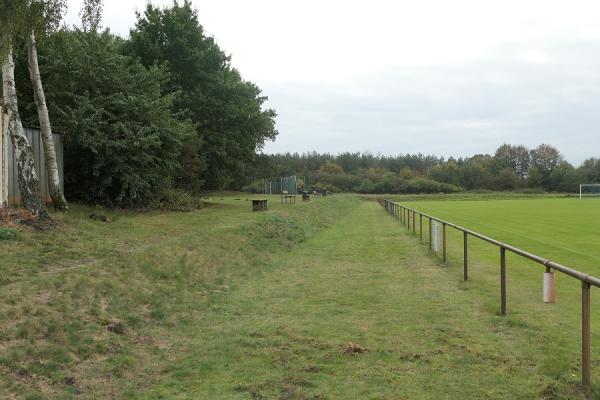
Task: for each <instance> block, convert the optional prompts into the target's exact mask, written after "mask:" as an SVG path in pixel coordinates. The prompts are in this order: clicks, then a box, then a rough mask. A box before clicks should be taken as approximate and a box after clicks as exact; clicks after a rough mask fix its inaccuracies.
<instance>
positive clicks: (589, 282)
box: [378, 198, 600, 386]
mask: <svg viewBox="0 0 600 400" xmlns="http://www.w3.org/2000/svg"><path fill="white" fill-rule="evenodd" d="M378 201H379V203H380V204H381V205H382V206H383V207H384V208H386V210H387V211H388V213H390V214H391V215H393V216H394V217H395V218H397V219H399V220H400V222H401V223H402V224H403V225H405V226H407V227H408V230H409V232H410V231H412V233H416V232H415V216H416V215H418V216H419V221H420V223H419V225H420V230H419V237H420V239H421V240H423V224H422V220H423V218H428V219H429V249H431V248H432V244H431V241H432V239H431V222H432V221H436V222H438V223H440V224H442V227H443V229H442V241H443V244H442V259H443V261H444V262H446V260H447V254H446V227H447V226H449V227H451V228H454V229H456V230H458V231H460V232H463V246H464V250H463V251H464V255H463V258H464V280H467V279H468V263H467V254H468V248H467V243H468V242H467V240H468V236H469V235H470V236H473V237H475V238H478V239H481V240H483V241H485V242H488V243H490V244H492V245H495V246H498V247H499V248H500V291H501V300H500V304H501V314H502V315H506V251H509V252H511V253H514V254H517V255H519V256H521V257H524V258H526V259H528V260H531V261H534V262H536V263H538V264H541V265H543V266H544V267H546V271H548V272H550V271H551V270H556V271H559V272H561V273H563V274H565V275H568V276H571V277H573V278H575V279H578V280H580V281H581V290H582V297H581V298H582V383H583V385H584V386H589V384H590V364H591V360H590V349H591V346H590V287H591V286H596V287H600V279H599V278H596V277H595V276H592V275H589V274H586V273H584V272H581V271H577V270H576V269H573V268H570V267H567V266H566V265H562V264H560V263H557V262H555V261H552V260H548V259H546V258H543V257H540V256H538V255H536V254H533V253H530V252H528V251H525V250H522V249H520V248H518V247H515V246H511V245H510V244H507V243H504V242H501V241H499V240H496V239H494V238H491V237H489V236H486V235H483V234H481V233H479V232H475V231H473V230H471V229H468V228H465V227H462V226H460V225H457V224H454V223H452V222H449V221H445V220H443V219H440V218H437V217H434V216H432V215H429V214H426V213H423V212H420V211H418V210H415V209H413V208H410V207H406V206H403V205H401V204H398V203H396V202H393V201H390V200H387V199H381V198H380V199H378ZM411 218H412V227H411V225H410V224H411ZM411 228H412V229H411Z"/></svg>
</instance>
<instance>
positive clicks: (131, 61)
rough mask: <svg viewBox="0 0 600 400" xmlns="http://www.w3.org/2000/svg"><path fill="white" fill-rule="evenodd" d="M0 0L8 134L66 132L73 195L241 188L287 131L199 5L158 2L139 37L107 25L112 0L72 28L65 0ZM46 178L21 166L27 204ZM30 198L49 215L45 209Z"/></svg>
mask: <svg viewBox="0 0 600 400" xmlns="http://www.w3.org/2000/svg"><path fill="white" fill-rule="evenodd" d="M0 5H1V6H2V10H3V11H2V13H1V15H0V58H1V59H2V60H4V61H3V62H2V64H3V66H5V67H6V68H5V69H3V87H4V88H5V94H4V96H3V97H4V102H5V104H6V108H7V110H8V111H9V114H10V116H11V118H9V121H13V122H14V123H13V122H11V123H10V124H9V125H10V127H11V128H10V129H9V132H12V131H13V129H12V127H15V129H14V130H19V129H20V130H22V126H21V128H19V129H17V125H19V124H20V125H26V126H31V127H38V126H39V127H41V128H42V131H44V130H45V129H44V128H46V130H47V131H48V132H50V136H49V137H51V131H52V130H53V131H56V132H59V133H62V135H63V142H64V167H65V168H64V175H65V176H64V179H65V182H64V187H65V193H64V195H66V197H67V198H69V199H70V200H76V201H83V202H87V203H93V204H101V205H106V206H116V207H148V206H153V205H157V204H162V203H163V202H169V201H175V202H177V201H183V202H185V201H187V199H189V196H188V195H187V194H188V193H197V192H200V191H201V190H208V189H223V188H235V187H239V186H241V185H242V184H243V178H244V176H246V174H247V172H246V168H247V167H248V165H250V164H251V163H253V162H254V159H255V157H256V154H257V151H259V150H260V149H261V148H262V147H263V145H264V143H265V141H267V140H273V139H274V138H275V137H276V135H277V130H276V128H275V117H276V113H275V112H274V111H273V110H271V109H267V108H265V107H264V104H265V101H266V100H267V97H266V96H264V95H263V94H262V92H261V90H260V88H259V87H258V86H256V85H255V84H253V83H252V82H249V81H247V80H245V79H243V77H242V76H241V74H240V72H239V71H238V70H236V69H235V68H234V67H233V66H232V64H231V58H230V56H229V55H227V53H225V52H224V51H223V50H222V49H221V48H220V47H219V46H218V44H217V43H216V41H215V39H214V38H213V37H211V36H209V35H207V33H206V32H205V31H204V29H203V27H202V25H201V24H200V23H199V21H198V15H197V12H196V11H195V10H194V9H193V7H192V5H191V2H190V1H189V0H184V1H183V3H181V4H180V3H178V2H174V3H173V4H172V5H171V6H168V7H165V8H161V7H156V6H153V5H151V4H148V5H147V6H146V8H145V9H144V10H143V11H142V12H139V13H138V14H137V20H136V23H135V25H134V26H133V27H132V28H131V30H130V35H129V37H128V38H122V37H120V36H117V35H114V34H112V33H111V32H110V30H108V29H102V28H101V16H102V1H101V0H86V1H84V6H83V8H82V10H81V13H80V16H81V21H82V22H81V25H80V26H66V25H64V24H62V17H63V15H64V13H65V11H66V3H65V1H64V0H0ZM34 33H35V35H36V36H35V38H34ZM32 38H34V39H32ZM36 40H37V41H36ZM32 48H33V49H34V50H35V51H36V54H35V57H34V58H35V62H32V51H31V49H32ZM32 67H35V68H37V69H38V71H37V75H36V74H34V72H32ZM35 68H34V69H35ZM34 75H35V78H37V79H34ZM7 82H9V84H7ZM42 82H43V86H42ZM11 88H12V89H14V96H11V92H10V90H8V91H7V89H11ZM40 104H43V105H44V107H45V109H46V116H45V117H44V116H43V115H42V114H41V113H40V112H39V109H40ZM17 105H18V106H17ZM50 121H52V125H51V128H50ZM50 129H51V130H50ZM17 136H18V135H17ZM17 136H15V135H11V140H13V139H14V140H13V144H17V145H18V144H19V143H23V146H15V148H17V149H21V148H22V149H23V152H22V153H23V154H25V155H26V149H27V146H28V144H27V143H26V138H25V136H24V134H23V135H21V136H18V137H17ZM23 138H25V142H23ZM48 146H49V145H47V143H46V141H44V151H45V153H46V151H47V149H48ZM26 158H27V156H25V157H24V159H26ZM19 159H20V158H19ZM46 160H48V157H46ZM21 164H22V165H21ZM25 167H26V168H25ZM48 170H49V171H50V169H48ZM54 170H56V168H54ZM32 172H33V174H32ZM32 176H33V178H35V179H33V180H31V179H30V180H31V182H25V181H27V179H29V178H32ZM21 178H23V179H21ZM22 181H23V182H22ZM38 181H39V178H38V177H36V176H35V170H34V168H33V165H29V166H27V164H26V163H19V186H20V188H21V193H23V194H25V195H24V203H26V198H28V197H32V198H33V197H36V196H38V197H39V195H36V193H33V192H35V188H36V187H39V182H38ZM22 183H24V184H23V185H22ZM21 186H22V187H21ZM28 194H31V196H29V195H28ZM51 194H52V193H51ZM57 196H58V195H57ZM60 196H62V193H60ZM52 198H53V200H54V195H52ZM57 198H58V197H57ZM63 198H64V196H63ZM54 203H55V205H56V204H59V203H60V201H58V202H57V201H54ZM24 205H25V206H26V207H27V208H29V209H31V210H32V211H34V212H35V213H38V212H41V213H43V214H45V215H47V212H45V211H43V209H44V207H43V204H38V205H36V207H29V206H28V204H24ZM64 208H66V201H65V202H64Z"/></svg>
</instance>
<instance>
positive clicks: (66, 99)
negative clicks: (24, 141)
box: [21, 30, 202, 207]
mask: <svg viewBox="0 0 600 400" xmlns="http://www.w3.org/2000/svg"><path fill="white" fill-rule="evenodd" d="M121 47H122V41H121V40H120V39H119V38H117V37H115V36H113V35H111V34H110V33H108V32H104V33H97V32H93V31H92V32H83V31H78V30H75V31H69V30H63V31H60V32H58V33H57V34H55V35H53V36H51V37H50V38H49V39H48V40H47V41H46V43H45V46H44V48H43V51H42V52H41V53H42V57H43V61H44V62H43V64H42V66H41V68H42V73H43V74H44V76H45V82H44V84H45V87H46V91H47V99H48V106H49V110H50V115H51V118H52V120H53V125H54V127H55V128H56V130H58V131H59V132H62V133H63V135H64V136H63V137H64V147H65V191H66V193H67V195H68V196H69V197H70V198H74V199H79V200H83V201H86V202H91V203H102V204H107V205H114V206H121V207H138V206H146V205H148V204H149V203H150V202H151V201H152V199H153V196H154V195H155V193H157V192H159V191H160V190H163V189H165V188H168V187H171V186H172V185H173V182H174V181H175V180H176V178H178V177H179V178H181V180H182V181H193V180H196V181H197V180H199V179H200V178H199V175H200V173H201V166H202V164H201V163H198V162H195V159H197V156H198V154H197V153H196V154H193V155H192V157H188V158H186V157H182V152H183V151H184V150H183V146H184V145H186V147H187V146H190V143H191V145H192V146H198V138H197V136H196V135H195V132H194V126H193V125H192V123H191V122H189V121H186V120H183V119H182V118H181V116H180V115H178V114H173V111H172V109H173V102H174V101H175V99H176V97H177V96H176V94H175V93H174V94H165V93H163V88H164V86H165V85H166V84H167V82H168V79H169V73H168V71H166V69H165V68H163V67H157V66H152V67H149V68H145V67H144V66H142V65H141V64H140V63H138V62H136V61H134V60H132V59H131V58H130V57H128V56H124V55H122V54H121ZM24 74H25V72H24V71H23V73H22V75H24ZM21 83H22V85H23V86H25V87H27V80H26V79H24V77H23V80H22V82H21ZM25 93H27V91H25ZM26 100H28V101H26V102H25V103H27V106H26V107H24V108H25V109H26V110H28V111H29V113H28V114H27V115H28V116H29V121H30V123H34V121H35V118H36V117H35V114H34V112H33V111H34V105H33V99H32V98H31V97H29V98H26ZM194 168H196V169H195V170H194ZM185 174H187V177H185ZM182 177H183V178H182Z"/></svg>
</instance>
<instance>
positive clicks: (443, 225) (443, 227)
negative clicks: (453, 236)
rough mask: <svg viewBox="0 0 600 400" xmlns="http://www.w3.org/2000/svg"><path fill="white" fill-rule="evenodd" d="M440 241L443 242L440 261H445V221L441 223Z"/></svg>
mask: <svg viewBox="0 0 600 400" xmlns="http://www.w3.org/2000/svg"><path fill="white" fill-rule="evenodd" d="M442 242H443V246H442V261H443V262H446V260H447V259H448V258H447V257H446V224H445V223H443V224H442Z"/></svg>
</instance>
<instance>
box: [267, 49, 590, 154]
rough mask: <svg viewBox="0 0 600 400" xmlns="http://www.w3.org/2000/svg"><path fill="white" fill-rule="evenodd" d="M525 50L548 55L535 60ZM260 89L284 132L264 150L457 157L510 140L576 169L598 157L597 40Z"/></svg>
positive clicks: (491, 150) (489, 149) (508, 50)
mask: <svg viewBox="0 0 600 400" xmlns="http://www.w3.org/2000/svg"><path fill="white" fill-rule="evenodd" d="M528 52H535V53H534V55H535V54H547V55H548V57H547V60H545V59H542V60H539V61H541V62H532V61H531V60H529V61H528V59H527V57H526V55H527V54H528ZM533 61H535V60H533ZM542 61H544V62H542ZM263 89H264V91H265V94H267V95H268V96H269V97H270V98H271V100H272V102H271V105H272V106H274V107H276V109H277V111H278V113H279V119H278V124H279V130H280V136H279V138H278V139H277V141H276V142H274V143H270V144H269V145H267V147H266V151H268V152H281V151H310V150H316V151H328V152H332V153H338V152H342V151H365V150H369V151H372V152H375V153H378V152H381V153H384V154H397V153H405V152H411V153H416V152H422V153H427V154H429V153H432V154H437V155H443V156H455V157H457V156H469V155H472V154H476V153H491V152H493V151H494V150H495V149H496V147H497V146H499V145H501V144H502V143H504V142H509V143H515V144H525V145H527V146H530V147H531V146H535V145H537V144H539V143H550V144H553V145H555V146H557V147H558V148H559V149H560V150H561V151H562V152H563V154H564V155H565V157H566V158H567V159H568V160H569V161H571V162H573V163H575V164H578V163H580V162H581V161H582V160H583V159H585V158H587V157H591V156H600V135H598V126H600V113H599V112H598V111H599V110H600V41H591V40H588V41H573V42H567V41H561V42H554V43H549V42H545V43H534V44H528V45H527V46H525V45H523V44H512V45H506V46H502V47H501V48H497V49H496V50H495V51H494V52H493V53H491V54H489V55H488V56H487V57H485V58H483V59H480V60H478V61H474V62H472V63H468V64H464V65H460V66H429V67H423V68H410V69H407V68H399V69H394V70H391V69H390V70H386V71H381V72H380V73H378V74H372V75H367V76H361V77H358V78H356V79H355V80H353V81H352V82H347V84H346V85H331V84H321V83H312V84H311V83H296V84H294V83H286V84H278V85H275V86H264V87H263Z"/></svg>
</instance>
